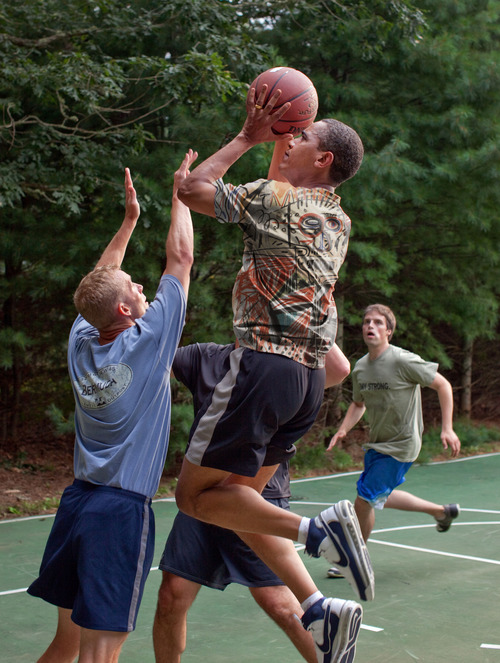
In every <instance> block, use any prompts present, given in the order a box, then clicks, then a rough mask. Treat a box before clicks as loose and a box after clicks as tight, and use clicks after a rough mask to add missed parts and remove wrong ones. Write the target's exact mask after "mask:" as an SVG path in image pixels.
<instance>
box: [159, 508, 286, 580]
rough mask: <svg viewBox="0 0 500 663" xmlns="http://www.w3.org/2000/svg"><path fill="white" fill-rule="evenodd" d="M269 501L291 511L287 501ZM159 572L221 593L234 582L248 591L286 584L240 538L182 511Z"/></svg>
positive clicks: (173, 529)
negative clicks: (170, 574)
mask: <svg viewBox="0 0 500 663" xmlns="http://www.w3.org/2000/svg"><path fill="white" fill-rule="evenodd" d="M268 501H269V502H271V503H272V504H274V505H275V506H280V507H282V508H288V500H287V499H278V500H272V499H270V500H268ZM160 569H161V570H162V571H168V572H170V573H173V574H174V575H176V576H180V577H181V578H186V579H187V580H191V581H192V582H196V583H198V584H200V585H204V586H205V587H211V588H212V589H220V590H223V589H225V588H226V587H227V585H229V584H231V583H233V582H236V583H238V584H239V585H244V586H245V587H274V586H276V585H283V584H284V583H283V582H282V581H281V580H280V579H279V578H278V576H277V575H275V574H274V573H273V572H272V571H271V569H270V568H269V567H268V566H266V565H265V564H264V562H263V561H262V560H261V559H260V558H259V557H257V555H256V554H255V553H254V552H253V551H252V550H251V549H250V548H249V547H248V546H247V545H246V544H245V543H243V541H242V540H241V539H240V538H239V536H238V535H237V534H235V533H234V532H232V531H231V530H228V529H223V528H222V527H217V526H216V525H209V524H207V523H203V522H201V521H200V520H196V519H195V518H191V517H190V516H186V515H185V514H184V513H182V512H181V511H179V513H178V514H177V516H176V518H175V520H174V524H173V525H172V529H171V530H170V534H169V536H168V539H167V543H166V544H165V550H164V551H163V556H162V558H161V561H160Z"/></svg>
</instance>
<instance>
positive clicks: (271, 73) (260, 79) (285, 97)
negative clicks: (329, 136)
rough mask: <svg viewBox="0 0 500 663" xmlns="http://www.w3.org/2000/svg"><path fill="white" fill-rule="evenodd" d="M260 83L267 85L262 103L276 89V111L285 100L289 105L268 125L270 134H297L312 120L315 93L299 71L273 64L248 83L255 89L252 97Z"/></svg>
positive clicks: (316, 107) (311, 84)
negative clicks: (270, 128) (278, 94)
mask: <svg viewBox="0 0 500 663" xmlns="http://www.w3.org/2000/svg"><path fill="white" fill-rule="evenodd" d="M263 85H267V93H266V98H265V101H264V104H263V105H264V106H265V105H266V103H267V102H268V100H269V97H270V96H271V95H272V94H273V93H274V92H275V91H276V90H278V89H279V90H281V96H280V98H279V99H278V102H277V104H276V106H275V107H274V109H275V110H278V109H279V108H281V106H282V105H283V104H285V103H286V102H287V101H289V102H290V103H291V104H292V105H291V106H290V108H289V109H288V111H287V112H286V113H285V114H284V115H283V117H282V118H281V119H280V120H278V121H277V122H276V124H274V125H273V126H272V130H273V131H274V133H276V134H294V135H297V134H300V132H301V131H302V130H303V129H307V127H308V126H309V125H311V124H312V123H313V122H314V119H315V117H316V113H317V112H318V93H317V92H316V88H315V87H314V85H313V83H312V81H311V80H310V79H309V78H308V77H307V76H306V75H305V74H303V73H302V72H301V71H298V70H297V69H292V68H291V67H273V68H272V69H268V70H267V71H264V72H262V74H259V76H257V78H256V79H255V80H254V82H253V83H252V84H251V86H250V87H254V88H255V98H256V99H257V98H258V96H259V93H260V91H261V90H262V86H263Z"/></svg>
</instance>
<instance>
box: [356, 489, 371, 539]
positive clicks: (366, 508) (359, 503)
mask: <svg viewBox="0 0 500 663" xmlns="http://www.w3.org/2000/svg"><path fill="white" fill-rule="evenodd" d="M354 510H355V511H356V515H357V517H358V520H359V526H360V528H361V534H362V535H363V539H364V540H365V542H366V541H368V537H369V536H370V534H371V533H372V530H373V526H374V525H375V509H374V508H373V507H372V505H371V504H368V502H366V501H365V500H363V499H361V497H359V496H358V497H356V500H355V502H354Z"/></svg>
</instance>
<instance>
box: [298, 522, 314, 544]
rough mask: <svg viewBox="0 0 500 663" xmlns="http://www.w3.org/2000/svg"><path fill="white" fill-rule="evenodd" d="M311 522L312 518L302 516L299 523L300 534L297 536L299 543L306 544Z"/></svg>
mask: <svg viewBox="0 0 500 663" xmlns="http://www.w3.org/2000/svg"><path fill="white" fill-rule="evenodd" d="M310 522H311V519H310V518H302V520H301V521H300V525H299V534H298V537H297V541H298V543H303V544H304V545H305V544H306V542H307V535H308V533H309V523H310Z"/></svg>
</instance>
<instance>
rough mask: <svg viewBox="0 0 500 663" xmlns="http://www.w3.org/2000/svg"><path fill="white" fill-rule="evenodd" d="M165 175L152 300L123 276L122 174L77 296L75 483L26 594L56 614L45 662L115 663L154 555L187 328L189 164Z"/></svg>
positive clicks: (126, 225) (128, 221)
mask: <svg viewBox="0 0 500 663" xmlns="http://www.w3.org/2000/svg"><path fill="white" fill-rule="evenodd" d="M196 156H197V155H196V153H193V152H192V151H191V150H190V151H189V152H188V153H187V154H186V156H185V158H184V160H183V162H182V164H181V166H180V167H179V169H178V170H177V172H176V173H175V176H174V191H173V197H172V216H171V223H170V230H169V233H168V237H167V241H166V247H165V250H166V259H167V264H166V268H165V271H164V272H163V275H162V277H161V280H160V284H159V286H158V290H157V292H156V296H155V299H154V301H153V302H151V304H149V303H148V302H147V300H146V296H145V295H144V293H143V289H142V286H141V285H139V284H138V283H134V282H133V281H132V279H131V278H130V276H129V275H128V274H127V273H126V272H124V271H123V270H122V269H121V264H122V261H123V259H124V256H125V251H126V248H127V245H128V242H129V240H130V237H131V236H132V232H133V231H134V228H135V226H136V223H137V219H138V218H139V214H140V208H139V204H138V202H137V197H136V192H135V190H134V186H133V183H132V179H131V177H130V172H129V170H128V168H127V169H125V218H124V220H123V223H122V225H121V227H120V229H119V230H118V232H117V233H116V235H115V236H114V237H113V239H112V240H111V242H110V243H109V244H108V246H107V248H106V249H105V250H104V253H103V254H102V256H101V258H100V260H99V261H98V263H97V265H96V267H95V268H94V269H93V270H92V272H90V273H89V274H87V276H85V277H84V278H83V279H82V281H81V283H80V285H79V286H78V288H77V290H76V292H75V296H74V301H75V306H76V309H77V310H78V312H79V315H78V317H77V319H76V321H75V323H74V324H73V327H72V329H71V333H70V337H69V343H68V367H69V373H70V378H71V383H72V386H73V391H74V395H75V430H76V435H75V456H74V470H75V481H74V483H73V484H72V485H71V486H69V487H68V488H66V490H65V491H64V494H63V496H62V499H61V504H60V507H59V509H58V512H57V515H56V518H55V521H54V525H53V528H52V531H51V533H50V536H49V540H48V542H47V546H46V548H45V553H44V556H43V560H42V564H41V567H40V574H39V577H38V578H37V580H35V582H33V583H32V584H31V586H30V587H29V588H28V592H29V593H30V594H32V595H33V596H38V597H40V598H43V599H44V600H45V601H47V602H48V603H52V604H53V605H56V606H57V607H58V627H57V632H56V635H55V637H54V640H53V641H52V642H51V644H50V645H49V647H48V649H47V650H46V652H45V653H44V654H43V656H42V659H41V660H43V661H44V663H72V661H74V660H75V659H76V658H78V659H79V660H89V661H90V660H92V661H94V660H99V661H103V663H104V662H106V663H108V662H109V663H112V662H113V663H116V662H117V661H118V657H119V654H120V650H121V647H122V645H123V643H124V642H125V639H126V637H127V635H128V633H129V632H130V631H132V630H133V629H134V628H135V623H136V619H137V612H138V610H139V606H140V603H141V598H142V593H143V590H144V584H145V581H146V578H147V575H148V572H149V569H150V567H151V561H152V556H153V549H154V517H153V512H152V509H151V498H152V497H153V495H154V494H155V492H156V490H157V488H158V484H159V481H160V477H161V473H162V470H163V466H164V462H165V456H166V453H167V447H168V434H169V426H170V381H169V376H170V370H171V366H172V362H173V359H174V355H175V351H176V349H177V345H178V343H179V340H180V337H181V333H182V329H183V326H184V316H185V310H186V299H187V293H188V288H189V274H190V270H191V265H192V261H193V228H192V222H191V214H190V212H189V209H188V208H187V207H186V206H185V205H184V204H183V203H182V202H181V201H180V200H179V198H178V197H177V189H178V187H179V184H180V183H181V182H182V180H183V179H184V178H185V177H186V176H187V175H188V174H189V167H190V165H191V163H192V162H193V161H194V159H195V158H196Z"/></svg>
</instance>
